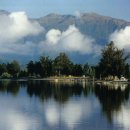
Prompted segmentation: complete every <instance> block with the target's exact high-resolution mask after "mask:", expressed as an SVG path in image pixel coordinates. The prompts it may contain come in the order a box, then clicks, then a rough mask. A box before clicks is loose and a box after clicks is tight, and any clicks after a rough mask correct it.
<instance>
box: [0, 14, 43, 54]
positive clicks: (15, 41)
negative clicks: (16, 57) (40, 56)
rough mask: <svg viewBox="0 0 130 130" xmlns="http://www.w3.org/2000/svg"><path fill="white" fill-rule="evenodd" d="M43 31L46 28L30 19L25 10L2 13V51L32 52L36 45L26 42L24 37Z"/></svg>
mask: <svg viewBox="0 0 130 130" xmlns="http://www.w3.org/2000/svg"><path fill="white" fill-rule="evenodd" d="M43 31H44V28H43V27H41V26H40V24H39V23H37V22H36V21H31V20H29V18H28V17H27V15H26V13H25V12H13V13H11V14H9V15H7V14H3V15H0V53H16V54H29V53H32V52H33V50H34V48H35V45H34V44H32V43H31V42H26V43H24V42H23V41H24V38H25V37H27V36H36V35H38V34H40V33H41V32H43Z"/></svg>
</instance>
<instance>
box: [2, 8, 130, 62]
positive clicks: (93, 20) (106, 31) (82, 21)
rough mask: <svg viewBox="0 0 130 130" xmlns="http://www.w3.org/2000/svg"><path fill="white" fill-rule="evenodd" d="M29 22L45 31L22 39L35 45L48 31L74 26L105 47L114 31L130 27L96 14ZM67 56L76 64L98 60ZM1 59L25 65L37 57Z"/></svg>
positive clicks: (7, 55) (8, 57)
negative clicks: (35, 22)
mask: <svg viewBox="0 0 130 130" xmlns="http://www.w3.org/2000/svg"><path fill="white" fill-rule="evenodd" d="M2 14H6V15H8V14H10V13H9V12H7V11H4V10H0V15H2ZM30 20H33V21H37V22H38V23H39V24H40V25H41V26H43V27H44V29H45V32H43V33H42V34H40V35H38V36H28V37H25V38H24V39H23V41H25V42H26V41H27V40H28V41H32V42H33V43H36V44H37V43H38V42H39V41H41V40H43V38H45V34H46V32H48V31H49V30H50V29H59V30H61V31H65V30H66V29H67V28H68V27H69V26H70V25H75V26H76V27H77V28H78V29H79V31H80V32H81V33H83V34H84V35H88V36H90V37H92V38H94V39H95V42H96V43H97V44H100V45H105V44H106V43H107V42H108V39H109V36H110V34H112V33H113V32H114V31H115V30H120V29H122V28H125V27H126V26H129V25H130V22H127V21H125V20H121V19H116V18H112V17H108V16H102V15H99V14H96V13H83V14H81V15H80V16H78V17H77V16H74V15H60V14H55V13H51V14H49V15H46V16H44V17H40V18H37V19H35V18H33V19H32V18H30ZM51 53H53V52H51ZM49 54H50V53H49ZM50 55H51V54H50ZM69 56H70V57H71V59H72V60H73V61H75V62H78V63H79V62H80V63H85V62H89V63H96V62H97V61H98V59H99V57H94V56H93V57H92V56H91V55H81V54H79V53H70V54H69ZM1 57H2V58H0V59H2V60H3V59H5V61H8V60H10V59H16V60H19V61H20V62H22V63H27V61H28V60H36V59H38V58H39V55H38V54H35V55H33V56H28V55H26V56H21V55H15V54H1ZM19 57H20V58H19ZM53 57H54V55H53Z"/></svg>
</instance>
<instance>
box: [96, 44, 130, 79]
mask: <svg viewBox="0 0 130 130" xmlns="http://www.w3.org/2000/svg"><path fill="white" fill-rule="evenodd" d="M129 56H130V55H125V53H124V50H123V49H118V48H117V47H116V46H115V45H114V42H110V43H109V44H108V45H107V46H106V47H105V48H104V49H103V50H102V58H101V60H100V62H99V67H98V69H99V70H98V71H99V73H100V74H101V75H102V76H103V77H107V76H109V75H112V76H118V77H120V76H121V75H125V71H126V70H125V68H126V61H127V59H128V58H129Z"/></svg>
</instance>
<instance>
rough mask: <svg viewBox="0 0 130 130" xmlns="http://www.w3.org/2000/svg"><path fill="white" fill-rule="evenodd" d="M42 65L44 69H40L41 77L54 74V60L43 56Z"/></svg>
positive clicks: (41, 58)
mask: <svg viewBox="0 0 130 130" xmlns="http://www.w3.org/2000/svg"><path fill="white" fill-rule="evenodd" d="M40 64H41V67H42V69H39V70H40V71H41V76H42V77H47V76H50V75H51V74H52V60H51V59H50V58H49V57H45V56H41V57H40ZM40 64H39V67H40Z"/></svg>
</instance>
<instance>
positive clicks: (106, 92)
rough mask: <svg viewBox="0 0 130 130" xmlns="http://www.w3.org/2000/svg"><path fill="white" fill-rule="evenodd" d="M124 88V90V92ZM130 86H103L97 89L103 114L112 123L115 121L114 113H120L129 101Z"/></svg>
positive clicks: (98, 86)
mask: <svg viewBox="0 0 130 130" xmlns="http://www.w3.org/2000/svg"><path fill="white" fill-rule="evenodd" d="M122 86H123V90H122ZM129 91H130V89H129V87H128V84H123V83H121V84H119V83H118V84H113V83H110V84H102V85H97V86H96V87H95V95H96V96H97V97H98V99H99V101H100V103H101V106H102V111H103V113H104V114H105V115H106V116H107V118H108V120H109V121H110V122H112V121H113V113H114V112H115V111H116V112H120V111H121V107H122V105H123V103H125V102H126V101H127V100H128V99H129Z"/></svg>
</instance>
